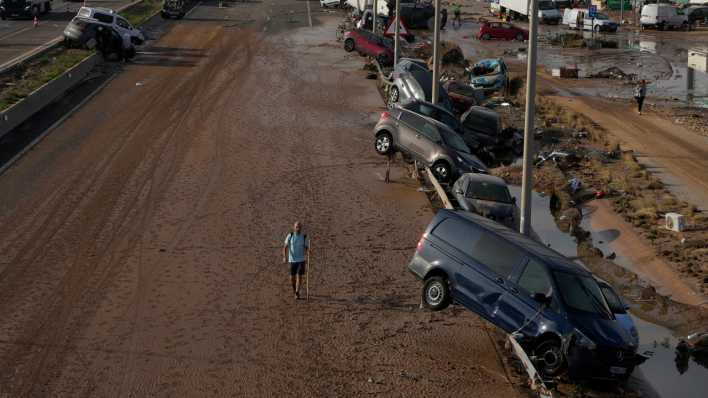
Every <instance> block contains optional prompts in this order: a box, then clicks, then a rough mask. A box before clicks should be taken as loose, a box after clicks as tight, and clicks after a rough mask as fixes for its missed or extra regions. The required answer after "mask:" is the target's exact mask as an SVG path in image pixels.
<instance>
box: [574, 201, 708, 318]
mask: <svg viewBox="0 0 708 398" xmlns="http://www.w3.org/2000/svg"><path fill="white" fill-rule="evenodd" d="M586 208H587V211H588V213H589V214H590V225H591V226H592V228H593V230H595V231H601V232H605V234H606V235H612V236H615V238H614V240H612V241H611V242H608V243H609V244H610V246H611V247H612V248H613V249H615V250H616V252H617V254H618V255H620V256H624V257H626V258H628V259H629V260H630V261H631V262H632V264H634V266H635V269H633V271H634V272H636V273H637V274H639V275H640V276H641V277H642V278H643V279H645V280H646V281H647V282H649V283H650V284H651V285H652V286H654V287H655V288H656V289H657V290H658V291H659V293H661V294H663V295H668V296H671V298H672V299H674V300H676V301H679V302H682V303H685V304H691V305H700V304H703V303H704V302H705V299H704V298H703V296H702V295H700V294H697V293H696V292H695V291H694V290H693V289H692V288H691V285H689V284H688V283H687V282H686V281H685V280H684V279H683V278H681V276H680V275H679V274H678V273H677V272H676V270H675V269H674V268H673V267H672V266H671V265H670V264H668V263H667V262H666V261H664V260H663V259H662V258H661V257H658V256H657V255H656V252H655V250H654V248H652V247H651V243H650V242H647V241H645V240H644V239H642V238H641V237H640V236H639V235H637V233H636V232H635V231H634V227H633V226H632V225H631V224H628V223H627V222H625V221H624V220H623V219H622V218H621V217H620V216H618V215H617V214H616V213H615V212H614V211H613V209H612V204H611V203H609V202H608V201H607V200H605V199H602V200H595V201H592V202H590V203H588V204H587V205H586Z"/></svg>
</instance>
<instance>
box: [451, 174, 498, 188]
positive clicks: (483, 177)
mask: <svg viewBox="0 0 708 398" xmlns="http://www.w3.org/2000/svg"><path fill="white" fill-rule="evenodd" d="M460 179H465V180H470V181H479V182H486V183H488V184H494V185H502V186H507V185H506V181H504V179H503V178H500V177H497V176H493V175H489V174H479V173H465V174H463V175H462V176H461V177H460Z"/></svg>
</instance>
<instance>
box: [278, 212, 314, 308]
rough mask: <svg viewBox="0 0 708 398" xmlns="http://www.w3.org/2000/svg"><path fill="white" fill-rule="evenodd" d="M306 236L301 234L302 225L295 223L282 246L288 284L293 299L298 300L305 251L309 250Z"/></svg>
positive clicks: (304, 270)
mask: <svg viewBox="0 0 708 398" xmlns="http://www.w3.org/2000/svg"><path fill="white" fill-rule="evenodd" d="M309 246H310V244H309V242H308V241H307V234H303V233H302V224H300V222H299V221H296V222H295V224H294V225H293V230H292V231H291V232H290V233H288V235H287V236H286V237H285V242H284V244H283V263H289V264H290V283H291V284H292V287H293V294H294V295H295V299H299V298H300V284H301V283H302V276H303V275H305V272H307V271H306V269H305V268H306V267H307V261H306V258H307V251H308V250H309Z"/></svg>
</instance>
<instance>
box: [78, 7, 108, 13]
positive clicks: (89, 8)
mask: <svg viewBox="0 0 708 398" xmlns="http://www.w3.org/2000/svg"><path fill="white" fill-rule="evenodd" d="M82 9H86V10H89V11H91V13H92V14H93V13H95V12H101V13H104V14H115V13H116V12H115V11H113V10H112V9H110V8H105V7H83V6H82V7H81V8H80V9H79V11H81V10H82Z"/></svg>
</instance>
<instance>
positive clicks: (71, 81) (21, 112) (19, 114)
mask: <svg viewBox="0 0 708 398" xmlns="http://www.w3.org/2000/svg"><path fill="white" fill-rule="evenodd" d="M100 60H101V56H100V55H99V54H92V55H89V56H88V57H87V58H85V59H84V60H83V61H81V62H79V63H78V64H76V65H74V66H73V67H71V69H69V70H67V71H66V72H64V73H62V74H61V75H59V76H58V77H57V78H55V79H54V80H51V81H49V82H47V83H46V84H44V85H43V86H41V87H40V88H38V89H36V90H35V91H33V92H32V93H30V94H29V95H28V96H27V97H25V98H23V99H21V100H20V101H19V102H18V103H16V104H14V105H12V106H11V107H9V108H7V109H6V110H4V111H2V112H0V138H2V137H3V136H4V135H5V134H7V133H8V132H10V131H12V130H13V129H14V128H15V127H17V126H19V125H20V124H21V123H22V122H24V121H25V120H27V119H29V118H30V117H32V115H34V114H36V113H37V112H39V111H40V110H42V108H44V107H45V106H47V105H49V104H51V103H52V102H54V101H56V100H57V99H59V98H60V97H61V96H63V95H64V94H65V93H66V92H67V91H68V90H69V89H71V88H73V87H74V86H76V85H77V84H78V83H79V82H81V81H82V80H83V79H84V78H85V77H86V76H87V75H88V74H89V72H91V69H93V67H94V66H95V65H96V63H97V62H99V61H100Z"/></svg>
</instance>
